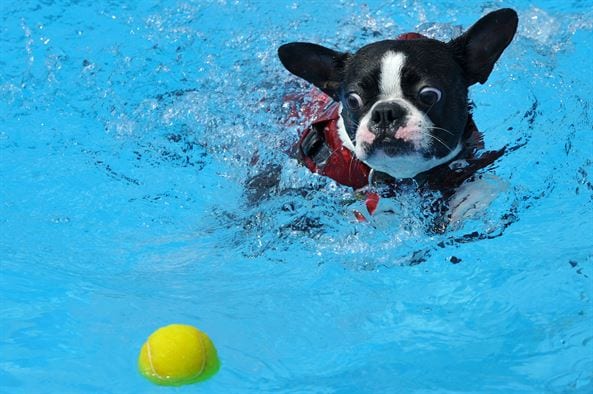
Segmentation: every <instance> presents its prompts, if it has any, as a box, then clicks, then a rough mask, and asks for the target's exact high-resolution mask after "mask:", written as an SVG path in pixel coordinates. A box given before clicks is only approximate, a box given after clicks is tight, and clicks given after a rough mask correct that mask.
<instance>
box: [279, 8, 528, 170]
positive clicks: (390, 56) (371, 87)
mask: <svg viewBox="0 0 593 394" xmlns="http://www.w3.org/2000/svg"><path fill="white" fill-rule="evenodd" d="M517 23H518V18H517V14H516V12H515V11H513V10H512V9H501V10H498V11H495V12H492V13H489V14H487V15H486V16H484V17H483V18H481V19H480V20H479V21H478V22H476V23H475V24H474V25H473V26H472V27H470V28H469V29H468V30H467V31H466V32H465V33H464V34H463V35H461V36H460V37H458V38H455V39H453V40H452V41H450V42H447V43H445V42H441V41H437V40H433V39H428V38H422V39H414V40H385V41H379V42H375V43H372V44H369V45H367V46H365V47H363V48H361V49H360V50H358V51H357V52H355V53H353V54H350V53H343V52H337V51H334V50H332V49H328V48H325V47H323V46H320V45H316V44H311V43H289V44H285V45H283V46H281V47H280V48H279V50H278V54H279V57H280V60H281V62H282V64H283V65H284V66H285V67H286V69H288V71H290V72H291V73H293V74H295V75H296V76H298V77H301V78H303V79H305V80H307V81H309V82H311V83H312V84H314V85H315V86H317V87H318V88H319V89H321V90H322V91H323V92H325V93H326V94H327V95H329V96H331V97H332V98H333V99H334V100H336V101H339V102H340V103H341V119H340V122H339V125H340V127H339V137H340V139H341V140H342V143H343V145H344V146H345V147H346V148H348V149H350V150H351V151H352V152H353V153H354V155H355V156H356V157H357V158H358V160H360V161H362V162H364V163H366V164H367V165H368V166H369V167H371V168H372V169H373V170H376V171H380V172H383V173H386V174H388V175H390V176H391V177H393V178H396V179H404V178H414V177H416V176H418V175H419V174H422V173H426V172H427V171H430V170H431V169H433V168H435V167H438V166H442V165H443V164H446V163H449V162H451V161H453V160H456V159H459V157H460V153H461V152H462V150H463V147H464V144H465V142H466V141H464V138H466V137H467V135H466V134H467V133H464V132H465V129H466V124H467V123H468V116H469V112H468V87H469V86H471V85H473V84H475V83H477V82H480V83H484V82H485V81H486V80H487V79H488V76H489V75H490V73H491V71H492V69H493V67H494V64H495V62H496V61H497V60H498V59H499V57H500V56H501V54H502V52H503V51H504V50H505V48H506V47H507V46H508V45H509V44H510V42H511V40H512V39H513V37H514V35H515V32H516V30H517Z"/></svg>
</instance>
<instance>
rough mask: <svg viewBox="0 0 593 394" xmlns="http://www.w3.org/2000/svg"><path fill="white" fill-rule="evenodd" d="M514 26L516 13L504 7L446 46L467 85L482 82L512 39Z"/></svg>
mask: <svg viewBox="0 0 593 394" xmlns="http://www.w3.org/2000/svg"><path fill="white" fill-rule="evenodd" d="M517 23H518V18H517V13H516V12H515V11H514V10H512V9H510V8H504V9H501V10H498V11H494V12H491V13H489V14H488V15H486V16H484V17H483V18H481V19H480V20H479V21H477V22H476V23H475V24H474V25H473V26H472V27H470V28H469V29H468V30H467V31H466V32H465V33H464V34H462V35H461V36H459V37H458V38H456V39H454V40H452V41H450V42H449V43H448V45H449V47H450V48H451V49H452V50H453V52H454V54H455V57H456V59H457V61H458V62H459V63H460V64H461V67H462V68H463V70H464V71H465V76H466V78H467V82H468V86H469V85H473V84H475V83H477V82H480V83H484V82H486V80H487V79H488V76H489V75H490V73H491V72H492V68H493V67H494V63H496V61H497V60H498V58H499V57H500V55H502V52H503V51H504V50H505V48H506V47H507V46H508V45H509V44H510V43H511V41H512V39H513V37H514V36H515V32H516V31H517Z"/></svg>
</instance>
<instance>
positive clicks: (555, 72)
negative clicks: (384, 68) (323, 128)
mask: <svg viewBox="0 0 593 394" xmlns="http://www.w3.org/2000/svg"><path fill="white" fill-rule="evenodd" d="M500 7H513V8H515V9H516V10H517V11H518V13H519V15H520V27H519V31H518V35H517V37H516V39H515V41H514V42H513V44H512V45H511V46H510V47H509V49H508V50H507V51H506V52H505V54H504V55H503V56H502V58H501V60H500V61H499V63H498V65H497V67H496V68H495V71H494V73H493V74H492V76H491V78H490V80H489V81H488V82H487V83H486V84H485V85H479V86H475V87H473V88H472V90H471V97H472V100H473V101H474V103H475V105H476V109H475V111H474V112H475V113H474V118H475V120H476V123H477V124H478V125H479V127H480V129H481V130H482V131H483V132H484V134H485V142H486V146H487V148H489V149H498V148H501V147H503V146H505V145H506V146H508V147H509V148H511V149H509V150H508V151H507V153H506V154H505V156H504V157H503V158H502V159H500V160H499V161H498V162H497V163H496V165H495V166H494V167H492V168H489V169H488V170H486V171H485V172H484V178H485V179H487V180H488V182H489V184H490V185H491V186H492V187H491V193H490V194H491V195H492V196H493V197H495V199H494V201H493V202H492V203H491V204H490V205H489V206H488V207H484V208H483V209H481V210H478V212H477V214H476V215H474V216H473V217H471V218H467V219H465V220H464V221H463V222H462V223H460V224H459V225H457V226H456V227H455V228H451V229H450V230H449V231H448V232H446V233H445V234H442V235H435V234H432V233H428V232H427V231H426V221H427V218H426V215H427V213H426V212H424V211H425V210H424V209H423V208H422V206H423V205H422V203H423V201H422V197H419V196H418V195H416V194H415V193H414V191H407V192H404V193H402V195H400V196H397V197H396V198H394V199H392V200H391V201H388V202H386V203H387V204H390V206H391V207H392V208H393V209H394V210H395V211H396V213H397V214H395V215H388V214H387V213H384V214H380V215H378V216H377V217H376V218H375V221H374V222H373V223H372V224H361V223H357V222H356V220H355V219H354V216H353V214H352V211H353V210H355V209H358V210H362V207H363V203H362V202H361V201H357V200H355V199H353V198H352V197H353V196H352V193H351V192H350V190H348V189H346V188H342V187H339V186H336V185H335V184H333V183H332V182H331V181H328V180H326V179H321V178H320V177H317V176H314V175H312V174H310V173H309V172H308V171H307V170H305V169H303V168H302V167H299V166H298V165H297V164H296V163H295V162H294V161H293V160H292V159H290V158H289V157H288V156H287V155H286V154H285V153H283V152H284V151H285V150H286V149H287V148H288V147H289V146H290V145H291V144H292V143H293V142H294V141H295V139H296V138H297V137H296V136H297V128H296V127H293V126H290V127H287V126H283V119H285V117H286V116H287V110H286V108H284V107H283V106H282V98H283V96H284V95H286V94H289V93H295V92H303V91H306V90H307V89H308V87H307V86H306V84H304V83H302V82H300V81H298V80H296V79H295V78H294V77H291V76H290V75H289V74H288V73H287V72H286V71H285V70H284V69H283V68H282V66H281V65H280V63H279V61H278V60H277V58H276V48H277V47H278V46H279V45H280V44H282V43H285V42H288V41H312V42H317V43H321V44H324V45H327V46H331V47H336V48H339V49H343V50H354V49H356V48H358V47H360V46H362V45H364V44H365V43H368V42H371V41H373V40H379V39H385V38H391V37H394V36H396V35H397V34H399V33H402V32H405V31H420V32H423V33H425V34H427V35H430V36H432V37H435V38H439V39H448V38H451V37H452V36H455V35H457V34H459V32H460V31H461V27H467V26H469V25H470V24H471V23H473V22H474V21H475V20H477V19H478V18H479V16H480V15H483V14H484V13H485V12H487V11H489V10H493V9H495V8H500ZM0 11H1V12H0V146H1V153H0V155H1V156H0V180H1V187H0V190H1V199H0V225H1V235H0V247H1V249H0V264H1V266H0V319H1V320H0V321H1V326H0V391H1V392H6V393H36V392H37V393H40V392H48V393H83V392H101V393H109V392H111V393H137V392H143V393H153V392H154V393H157V392H159V393H161V392H173V391H174V392H203V393H210V392H211V393H227V392H228V393H263V392H274V393H276V392H290V393H381V392H409V393H461V392H463V393H468V392H473V393H478V392H480V393H514V392H521V393H523V392H525V393H530V392H533V393H539V392H558V393H560V392H562V393H564V392H575V393H587V392H592V391H593V328H592V327H593V324H592V323H593V307H592V303H591V302H592V297H593V282H592V278H593V235H592V234H593V232H592V231H591V227H592V224H593V132H592V129H593V110H592V106H593V99H592V97H591V94H592V92H593V82H592V79H591V76H592V75H593V67H592V66H591V62H590V54H591V53H592V52H593V22H592V21H593V5H592V4H591V2H590V1H579V0H572V1H560V0H557V1H541V2H539V4H538V5H537V6H535V5H533V4H532V3H531V2H528V1H519V0H517V1H499V0H495V1H466V2H464V3H463V5H460V4H459V3H458V2H453V1H442V2H428V1H414V0H394V1H385V0H377V1H374V0H370V1H366V2H359V1H351V0H344V1H335V2H331V3H330V2H327V3H325V2H324V3H321V2H315V1H302V2H301V1H272V0H270V1H265V0H259V1H256V0H252V1H243V0H236V1H235V0H209V1H206V0H200V1H175V0H168V1H159V2H156V1H122V2H118V1H108V0H100V1H94V2H80V1H74V0H72V1H53V0H37V1H29V2H27V1H13V0H6V1H4V2H2V4H1V5H0ZM255 158H258V160H255ZM256 161H257V162H256ZM254 162H256V163H255V164H253V165H252V163H254ZM271 165H278V166H281V167H282V170H281V173H280V184H279V186H278V187H277V188H276V189H274V190H272V193H271V195H270V196H267V197H265V198H263V199H260V200H258V201H257V202H253V198H252V199H250V198H249V197H250V194H249V192H248V190H247V189H246V183H247V182H248V180H249V179H250V178H251V177H252V176H254V175H256V174H257V173H259V172H261V171H264V170H265V169H266V168H269V166H271ZM488 190H490V189H488ZM471 234H473V235H471ZM459 260H460V262H459V263H457V264H452V261H454V262H457V261H459ZM174 322H180V323H187V324H193V325H196V326H198V327H199V328H201V329H202V330H204V331H205V332H207V333H208V334H209V335H210V336H211V338H212V339H213V341H214V343H215V344H216V346H217V348H218V352H219V355H220V358H221V361H222V367H221V370H220V371H219V373H218V374H217V375H216V376H215V377H214V378H212V379H211V380H209V381H207V382H205V383H201V384H199V385H193V386H186V387H183V388H177V389H171V388H163V387H158V386H154V385H152V384H151V383H149V382H148V381H146V380H144V379H143V378H142V377H141V376H140V375H139V373H138V372H137V367H136V357H137V355H138V352H139V349H140V346H141V345H142V343H143V341H144V340H145V339H146V337H147V336H148V335H149V334H150V333H151V332H152V331H153V330H155V329H156V328H158V327H160V326H162V325H166V324H170V323H174Z"/></svg>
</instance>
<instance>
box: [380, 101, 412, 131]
mask: <svg viewBox="0 0 593 394" xmlns="http://www.w3.org/2000/svg"><path fill="white" fill-rule="evenodd" d="M405 115H406V110H405V109H404V108H403V107H402V106H401V105H399V104H397V103H393V102H385V103H379V104H377V105H376V106H375V108H374V109H373V113H372V114H371V123H372V124H373V125H374V126H375V128H377V129H379V130H381V129H383V130H384V129H387V128H389V127H392V128H397V127H399V126H400V125H401V124H402V123H403V120H404V116H405Z"/></svg>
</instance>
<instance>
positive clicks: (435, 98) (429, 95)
mask: <svg viewBox="0 0 593 394" xmlns="http://www.w3.org/2000/svg"><path fill="white" fill-rule="evenodd" d="M441 96H442V93H441V91H440V90H438V89H437V88H431V87H430V86H427V87H424V88H422V89H420V93H418V100H420V102H421V103H422V104H425V105H434V104H436V103H438V102H439V101H440V100H441Z"/></svg>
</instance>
